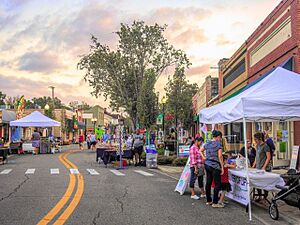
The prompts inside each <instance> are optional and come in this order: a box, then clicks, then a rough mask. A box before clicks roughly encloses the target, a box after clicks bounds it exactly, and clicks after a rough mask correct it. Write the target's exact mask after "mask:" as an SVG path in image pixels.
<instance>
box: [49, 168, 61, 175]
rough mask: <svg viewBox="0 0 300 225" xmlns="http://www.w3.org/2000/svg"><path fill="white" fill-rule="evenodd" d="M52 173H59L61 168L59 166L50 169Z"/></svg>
mask: <svg viewBox="0 0 300 225" xmlns="http://www.w3.org/2000/svg"><path fill="white" fill-rule="evenodd" d="M50 174H51V175H54V174H59V169H58V168H54V169H50Z"/></svg>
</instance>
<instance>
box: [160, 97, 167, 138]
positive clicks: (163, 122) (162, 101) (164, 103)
mask: <svg viewBox="0 0 300 225" xmlns="http://www.w3.org/2000/svg"><path fill="white" fill-rule="evenodd" d="M166 102H167V98H166V97H165V96H164V97H163V98H162V99H161V104H162V107H163V121H162V126H163V141H165V105H166Z"/></svg>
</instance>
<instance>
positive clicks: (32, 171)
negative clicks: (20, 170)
mask: <svg viewBox="0 0 300 225" xmlns="http://www.w3.org/2000/svg"><path fill="white" fill-rule="evenodd" d="M34 172H35V169H27V170H26V172H25V174H34Z"/></svg>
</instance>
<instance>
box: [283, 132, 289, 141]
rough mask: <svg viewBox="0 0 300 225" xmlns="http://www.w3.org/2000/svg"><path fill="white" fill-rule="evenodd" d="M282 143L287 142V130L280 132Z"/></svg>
mask: <svg viewBox="0 0 300 225" xmlns="http://www.w3.org/2000/svg"><path fill="white" fill-rule="evenodd" d="M282 141H283V142H288V141H289V131H288V130H282Z"/></svg>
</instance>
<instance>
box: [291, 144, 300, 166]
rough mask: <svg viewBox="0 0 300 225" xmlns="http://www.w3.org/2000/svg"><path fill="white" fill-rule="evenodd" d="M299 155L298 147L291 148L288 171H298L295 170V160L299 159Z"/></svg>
mask: <svg viewBox="0 0 300 225" xmlns="http://www.w3.org/2000/svg"><path fill="white" fill-rule="evenodd" d="M299 153H300V152H299V146H293V151H292V157H291V164H290V169H295V170H296V169H299V168H297V160H298V157H299Z"/></svg>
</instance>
